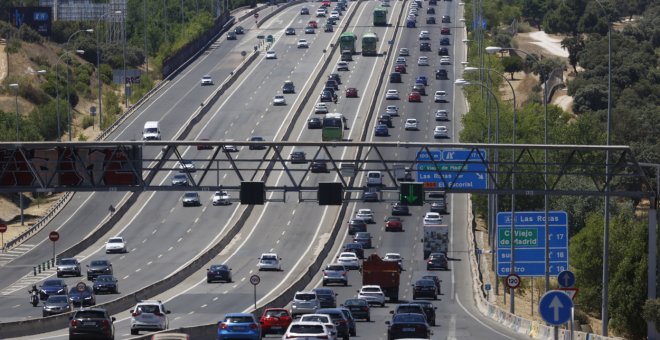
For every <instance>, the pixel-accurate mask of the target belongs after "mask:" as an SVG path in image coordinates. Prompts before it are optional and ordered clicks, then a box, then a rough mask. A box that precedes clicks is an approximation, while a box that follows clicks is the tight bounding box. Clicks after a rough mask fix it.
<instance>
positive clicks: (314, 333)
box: [282, 321, 331, 340]
mask: <svg viewBox="0 0 660 340" xmlns="http://www.w3.org/2000/svg"><path fill="white" fill-rule="evenodd" d="M330 333H331V330H330V329H329V328H328V327H327V326H326V325H324V324H322V323H320V322H302V321H294V322H292V323H291V324H290V325H289V328H288V329H287V330H286V332H285V333H284V335H283V336H282V339H295V338H299V339H307V340H320V339H326V340H327V339H328V338H329V337H330Z"/></svg>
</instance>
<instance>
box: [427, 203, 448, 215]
mask: <svg viewBox="0 0 660 340" xmlns="http://www.w3.org/2000/svg"><path fill="white" fill-rule="evenodd" d="M430 210H431V211H432V212H437V213H440V214H446V213H447V205H446V204H445V202H444V201H443V202H433V203H431V209H430Z"/></svg>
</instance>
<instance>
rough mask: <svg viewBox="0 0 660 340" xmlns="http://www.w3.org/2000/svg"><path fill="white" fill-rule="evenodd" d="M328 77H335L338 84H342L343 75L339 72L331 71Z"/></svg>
mask: <svg viewBox="0 0 660 340" xmlns="http://www.w3.org/2000/svg"><path fill="white" fill-rule="evenodd" d="M328 79H333V80H334V81H336V82H337V84H341V76H340V75H339V73H330V74H329V75H328Z"/></svg>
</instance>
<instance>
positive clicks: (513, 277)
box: [504, 274, 520, 289]
mask: <svg viewBox="0 0 660 340" xmlns="http://www.w3.org/2000/svg"><path fill="white" fill-rule="evenodd" d="M504 283H505V284H506V286H507V287H509V288H511V289H516V288H518V287H520V276H518V274H509V275H508V276H507V277H506V279H505V280H504Z"/></svg>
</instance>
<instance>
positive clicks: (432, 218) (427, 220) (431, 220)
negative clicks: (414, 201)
mask: <svg viewBox="0 0 660 340" xmlns="http://www.w3.org/2000/svg"><path fill="white" fill-rule="evenodd" d="M440 223H442V216H440V214H439V213H437V212H427V213H426V215H424V225H430V224H440Z"/></svg>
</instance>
